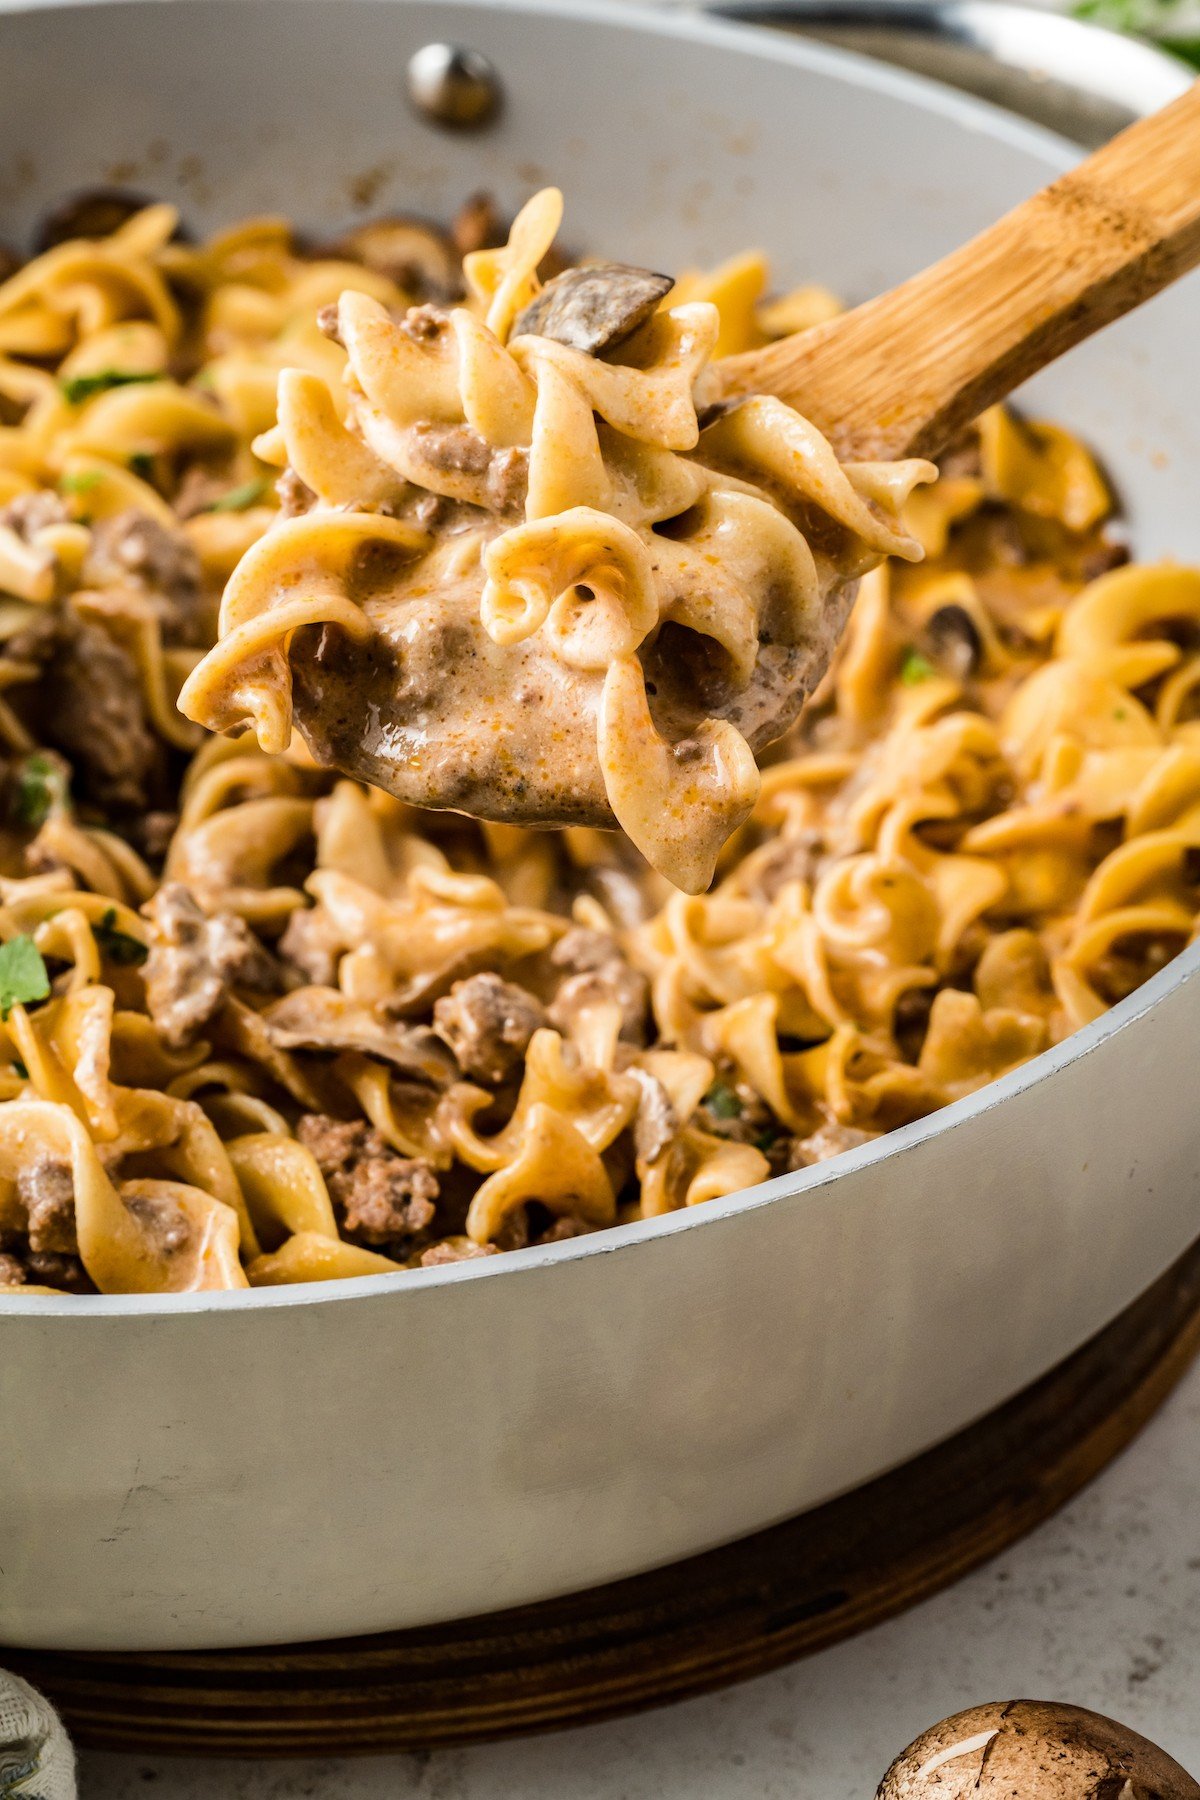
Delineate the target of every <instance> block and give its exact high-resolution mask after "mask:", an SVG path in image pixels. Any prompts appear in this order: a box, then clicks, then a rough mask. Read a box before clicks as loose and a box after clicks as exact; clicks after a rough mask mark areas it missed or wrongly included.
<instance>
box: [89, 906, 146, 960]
mask: <svg viewBox="0 0 1200 1800" xmlns="http://www.w3.org/2000/svg"><path fill="white" fill-rule="evenodd" d="M92 936H93V937H94V938H95V940H96V943H97V944H98V945H99V947H100V954H101V955H102V956H106V957H107V958H108V960H109V962H112V963H116V964H117V966H118V967H119V968H122V969H130V968H136V967H137V966H138V965H139V964H140V963H144V962H145V960H146V958H147V957H148V956H149V954H150V952H149V950H148V949H147V947H146V945H145V944H143V942H142V940H141V938H135V937H131V936H130V935H129V933H128V932H127V931H118V930H117V909H116V907H115V906H110V907H109V909H108V911H107V912H106V913H105V914H104V917H103V918H102V919H101V920H100V921H99V923H98V924H96V925H93V926H92Z"/></svg>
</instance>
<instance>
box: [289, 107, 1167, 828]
mask: <svg viewBox="0 0 1200 1800" xmlns="http://www.w3.org/2000/svg"><path fill="white" fill-rule="evenodd" d="M1197 262H1200V84H1197V85H1196V86H1195V87H1193V88H1192V89H1190V90H1189V92H1188V93H1187V94H1185V95H1183V96H1182V97H1181V98H1180V99H1179V100H1176V101H1175V102H1174V103H1173V104H1172V105H1171V106H1168V107H1166V108H1165V109H1164V110H1163V111H1162V112H1159V113H1156V114H1155V115H1154V116H1153V117H1151V118H1149V119H1146V120H1144V121H1142V122H1140V123H1139V124H1136V125H1134V126H1132V127H1131V128H1130V129H1129V130H1128V131H1126V132H1124V133H1123V134H1122V135H1121V136H1120V137H1119V138H1116V139H1115V140H1114V141H1113V142H1112V143H1111V144H1109V145H1108V146H1106V148H1104V149H1102V150H1100V151H1099V152H1097V154H1095V155H1094V156H1091V157H1089V158H1088V159H1087V161H1086V162H1083V163H1081V164H1080V165H1079V167H1078V168H1077V169H1074V170H1073V171H1072V172H1071V173H1070V174H1069V175H1064V176H1063V177H1062V178H1061V179H1060V180H1058V181H1056V182H1054V183H1053V185H1052V186H1050V187H1048V188H1046V189H1044V190H1043V191H1042V192H1041V193H1040V194H1037V195H1035V197H1034V198H1033V199H1032V200H1027V201H1026V202H1025V203H1024V204H1023V205H1021V206H1019V207H1017V208H1016V210H1015V211H1014V212H1011V213H1009V214H1008V216H1007V217H1006V218H1004V219H1002V220H1001V221H1000V223H999V224H997V225H993V226H992V227H991V228H990V229H989V230H988V231H985V232H984V233H983V234H982V235H981V236H980V237H977V238H976V239H975V240H974V241H973V242H972V243H970V244H967V245H966V246H965V247H964V248H963V249H961V250H956V251H955V252H954V253H953V255H951V256H948V257H946V258H945V259H944V260H943V261H942V262H940V263H937V264H935V265H934V267H933V268H931V269H927V270H926V271H925V273H924V274H922V275H917V276H914V277H913V279H912V280H911V281H907V282H905V283H904V284H903V286H901V287H898V288H896V289H894V290H893V291H892V292H891V293H888V294H884V295H883V296H881V297H880V298H879V299H877V300H872V301H869V302H868V303H867V304H866V305H865V306H860V307H858V308H857V310H856V311H854V312H850V313H846V314H844V315H843V316H842V317H841V318H838V319H835V320H833V321H832V322H831V323H829V324H827V325H821V326H817V327H816V328H815V329H813V330H811V331H807V332H804V333H802V334H800V335H797V336H796V337H793V338H788V339H784V340H783V341H781V342H779V343H776V344H772V345H769V346H768V347H767V348H766V349H763V350H753V351H750V352H748V353H746V354H745V355H741V356H732V357H728V358H726V359H724V360H723V361H722V362H720V363H717V364H715V365H714V366H713V367H712V368H711V369H709V370H707V371H706V372H705V375H704V377H703V378H702V379H703V383H704V388H703V399H704V400H705V402H710V401H714V400H721V399H734V398H737V397H740V396H745V395H750V394H774V395H777V396H778V397H780V398H781V399H783V400H785V401H787V402H788V403H789V404H790V405H793V406H795V407H796V408H797V410H798V411H800V412H801V413H803V414H804V415H805V416H806V417H807V418H809V419H811V420H812V421H813V423H814V424H816V425H817V426H819V427H820V429H821V430H822V431H824V432H825V433H826V434H827V436H828V437H829V438H830V439H831V441H832V442H833V445H834V447H835V449H836V450H837V452H838V454H839V455H840V456H841V458H842V459H843V460H844V461H850V460H861V459H875V458H883V459H888V458H898V457H904V456H911V455H914V454H928V453H929V452H930V451H936V450H938V449H940V448H942V447H943V446H944V445H945V444H946V443H947V441H948V440H949V439H951V438H952V437H953V436H954V435H955V433H956V432H958V431H959V430H960V429H961V428H962V427H963V426H965V425H967V424H968V423H969V422H970V421H971V420H972V419H973V418H975V417H976V416H977V415H978V414H979V413H980V412H981V411H983V410H984V408H985V407H988V406H991V405H993V404H994V403H995V402H996V401H998V400H1002V399H1003V398H1004V397H1005V396H1006V395H1007V394H1008V393H1009V392H1010V391H1011V390H1012V389H1013V388H1014V387H1016V386H1017V385H1018V384H1019V383H1020V382H1022V381H1024V380H1025V379H1026V377H1028V376H1030V375H1032V374H1034V373H1035V372H1036V371H1037V370H1038V369H1041V368H1043V367H1044V366H1045V365H1046V364H1047V363H1049V362H1052V361H1053V360H1054V358H1055V357H1057V356H1059V355H1061V354H1062V352H1063V351H1065V350H1069V349H1070V348H1071V346H1072V345H1073V344H1077V343H1078V342H1079V341H1080V340H1081V339H1082V338H1085V337H1087V336H1088V335H1089V334H1090V333H1091V332H1093V331H1098V330H1099V329H1100V327H1101V326H1103V325H1107V324H1109V323H1110V322H1111V321H1112V320H1114V319H1116V318H1118V317H1119V316H1120V315H1121V314H1122V313H1125V312H1128V311H1130V310H1131V308H1133V307H1135V306H1137V305H1138V304H1139V303H1140V302H1141V301H1143V300H1146V299H1148V298H1149V297H1150V296H1151V295H1152V294H1155V293H1157V292H1158V290H1159V289H1160V288H1162V287H1165V286H1166V284H1167V283H1168V282H1170V281H1172V280H1174V279H1175V277H1176V276H1178V275H1182V274H1183V273H1184V272H1185V271H1186V270H1188V269H1190V268H1192V267H1193V265H1194V264H1196V263H1197ZM478 598H479V597H478V593H477V592H475V591H469V592H468V591H465V590H464V591H461V592H458V591H454V592H452V591H450V589H449V588H442V587H440V585H439V584H438V583H437V582H434V583H433V584H432V587H431V592H430V597H429V600H428V603H427V611H428V616H426V615H425V614H424V613H422V612H421V610H420V608H415V609H414V608H413V607H412V606H411V605H408V604H406V605H405V606H404V607H403V608H401V609H399V611H398V612H397V611H396V609H395V608H392V609H390V612H391V613H396V617H395V618H392V617H391V616H390V613H389V608H388V606H387V605H386V603H384V604H381V606H380V607H379V609H378V613H379V616H378V617H375V618H374V623H375V624H376V627H377V638H376V640H375V641H374V643H372V644H371V645H368V646H365V647H363V646H360V647H357V648H355V647H354V646H350V645H347V644H345V643H341V644H340V645H331V644H329V643H328V642H327V641H326V639H325V638H324V637H323V638H321V640H320V641H319V642H315V643H312V644H302V643H301V642H299V641H297V643H296V644H295V645H294V647H293V650H292V666H293V672H294V676H295V697H296V717H297V721H298V723H299V725H300V727H301V730H302V731H303V732H304V735H305V737H306V738H307V739H308V741H309V744H310V746H311V748H312V750H313V752H314V754H315V755H316V756H317V759H318V761H320V762H323V763H327V764H332V765H334V766H336V767H338V768H341V769H344V770H345V771H346V772H347V773H349V774H353V775H356V776H358V777H359V778H360V779H362V780H365V781H369V782H372V783H374V784H375V785H376V786H379V787H383V788H386V789H388V790H389V791H390V792H391V793H393V794H395V795H397V796H398V797H400V798H401V799H404V800H409V801H413V802H416V803H418V804H423V805H432V806H444V807H452V808H455V809H458V810H460V811H463V812H471V813H474V814H476V815H477V816H480V817H484V818H491V819H508V820H514V821H518V822H522V823H527V824H575V823H587V824H596V825H611V824H613V823H614V820H613V817H612V813H611V811H610V809H609V805H608V800H607V796H606V794H605V790H604V785H603V782H602V779H601V776H600V769H599V764H598V761H597V757H596V751H595V741H596V736H595V734H596V725H595V720H596V712H597V704H598V695H599V685H600V677H599V676H597V675H592V674H586V675H581V674H580V673H579V672H577V671H574V670H570V669H568V668H566V666H565V665H563V664H560V663H559V662H557V660H556V659H555V658H554V657H553V656H551V655H549V653H547V652H546V651H545V650H544V648H543V646H542V644H541V639H540V637H535V638H532V639H530V640H527V642H526V643H525V644H523V645H520V646H517V647H516V650H515V651H514V650H513V649H508V650H503V651H501V650H499V649H498V648H497V646H496V645H494V644H492V642H491V640H490V639H488V638H486V637H485V635H484V634H483V632H482V630H481V628H480V626H479V605H478ZM852 600H853V587H852V586H851V587H849V588H847V589H842V590H835V591H834V592H832V593H831V594H830V595H829V596H828V597H827V599H826V602H825V605H824V609H823V612H822V617H821V621H820V627H819V630H818V631H817V632H816V633H814V636H813V638H812V640H811V641H809V642H807V643H805V644H802V645H798V646H791V645H782V644H772V645H765V646H760V649H759V654H758V659H757V662H756V665H755V670H754V674H753V677H752V678H751V681H750V684H749V686H748V687H747V688H746V689H744V690H742V691H741V692H740V693H738V694H736V695H734V696H733V697H732V698H731V699H730V701H729V703H728V704H725V705H721V704H719V703H718V704H717V705H716V706H715V707H714V708H713V710H714V711H715V712H717V713H718V714H719V716H721V717H724V718H727V719H729V720H730V721H731V723H733V724H734V725H735V726H736V727H737V728H738V730H739V731H740V732H741V733H742V735H743V736H744V737H745V738H746V740H747V742H748V743H749V744H750V746H751V748H752V749H753V750H754V751H755V752H757V751H759V750H761V749H763V748H765V746H766V745H767V744H769V743H771V742H772V741H773V740H774V739H776V738H778V737H781V736H782V735H783V733H784V732H785V731H786V730H787V729H788V728H789V726H790V725H791V724H792V723H793V722H794V720H795V719H796V717H797V715H798V714H799V712H800V709H801V707H802V706H803V704H804V701H805V699H806V697H807V696H808V695H809V694H810V693H811V692H812V690H813V688H814V687H815V686H816V685H817V683H818V681H819V680H820V678H821V676H822V675H823V674H824V672H825V669H826V667H827V666H828V663H829V660H830V657H831V656H832V654H833V651H834V649H835V647H836V644H837V640H838V637H839V636H840V633H841V630H842V627H843V625H844V622H845V618H846V615H847V613H848V611H849V608H850V605H851V602H852ZM367 610H368V612H369V613H370V612H371V608H370V607H368V608H367ZM308 635H311V634H308ZM656 654H657V652H656V651H651V652H650V653H649V656H650V661H649V663H648V668H649V672H650V673H651V674H652V675H653V676H654V678H655V681H656V682H658V681H659V671H658V669H657V668H656V667H655V666H654V663H653V658H654V656H655V655H656ZM397 667H400V668H402V669H403V671H404V672H405V673H404V679H403V680H402V681H398V679H397V675H396V670H397ZM670 673H671V671H670V670H666V671H664V672H663V680H666V679H667V678H668V676H669V675H670ZM684 676H685V678H686V677H687V671H686V670H685V671H684ZM707 710H708V708H707V706H702V707H701V708H700V711H701V713H703V712H704V711H707ZM501 727H503V729H501ZM671 735H672V736H673V737H674V736H681V735H684V732H682V731H674V732H672V734H671Z"/></svg>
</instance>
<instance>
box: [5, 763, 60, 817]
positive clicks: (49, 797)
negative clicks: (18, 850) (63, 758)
mask: <svg viewBox="0 0 1200 1800" xmlns="http://www.w3.org/2000/svg"><path fill="white" fill-rule="evenodd" d="M67 798H68V795H67V773H66V770H65V769H64V768H63V765H62V764H61V763H60V762H59V761H58V759H57V757H54V756H47V755H46V753H45V751H43V750H35V751H34V753H33V755H32V756H27V757H26V758H25V761H24V762H23V763H21V764H20V765H19V766H18V769H17V774H16V782H15V785H14V788H13V815H14V817H15V819H16V822H17V824H18V825H28V826H30V827H31V828H32V829H34V830H36V829H37V827H38V826H39V825H44V824H45V823H46V820H47V819H48V818H49V817H50V814H51V813H54V812H62V811H63V809H64V808H65V807H66V804H67Z"/></svg>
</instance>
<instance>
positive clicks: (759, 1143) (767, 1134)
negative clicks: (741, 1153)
mask: <svg viewBox="0 0 1200 1800" xmlns="http://www.w3.org/2000/svg"><path fill="white" fill-rule="evenodd" d="M782 1136H783V1133H782V1131H776V1130H771V1131H760V1132H759V1134H758V1136H757V1137H756V1138H755V1140H754V1148H755V1149H756V1150H761V1151H762V1153H763V1155H764V1156H765V1155H766V1153H767V1151H768V1150H773V1149H774V1147H775V1145H776V1144H777V1143H778V1142H779V1140H780V1138H781V1137H782Z"/></svg>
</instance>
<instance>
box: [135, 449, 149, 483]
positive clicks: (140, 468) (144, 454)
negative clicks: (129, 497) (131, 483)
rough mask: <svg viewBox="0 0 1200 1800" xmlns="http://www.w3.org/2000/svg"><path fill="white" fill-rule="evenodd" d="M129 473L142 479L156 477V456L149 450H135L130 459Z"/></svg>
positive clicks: (147, 479)
mask: <svg viewBox="0 0 1200 1800" xmlns="http://www.w3.org/2000/svg"><path fill="white" fill-rule="evenodd" d="M129 473H130V474H131V475H136V476H137V477H138V479H139V480H140V481H152V480H153V479H154V458H153V457H152V456H151V454H150V452H149V451H148V450H135V451H134V453H133V455H132V456H131V457H130V459H129Z"/></svg>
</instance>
